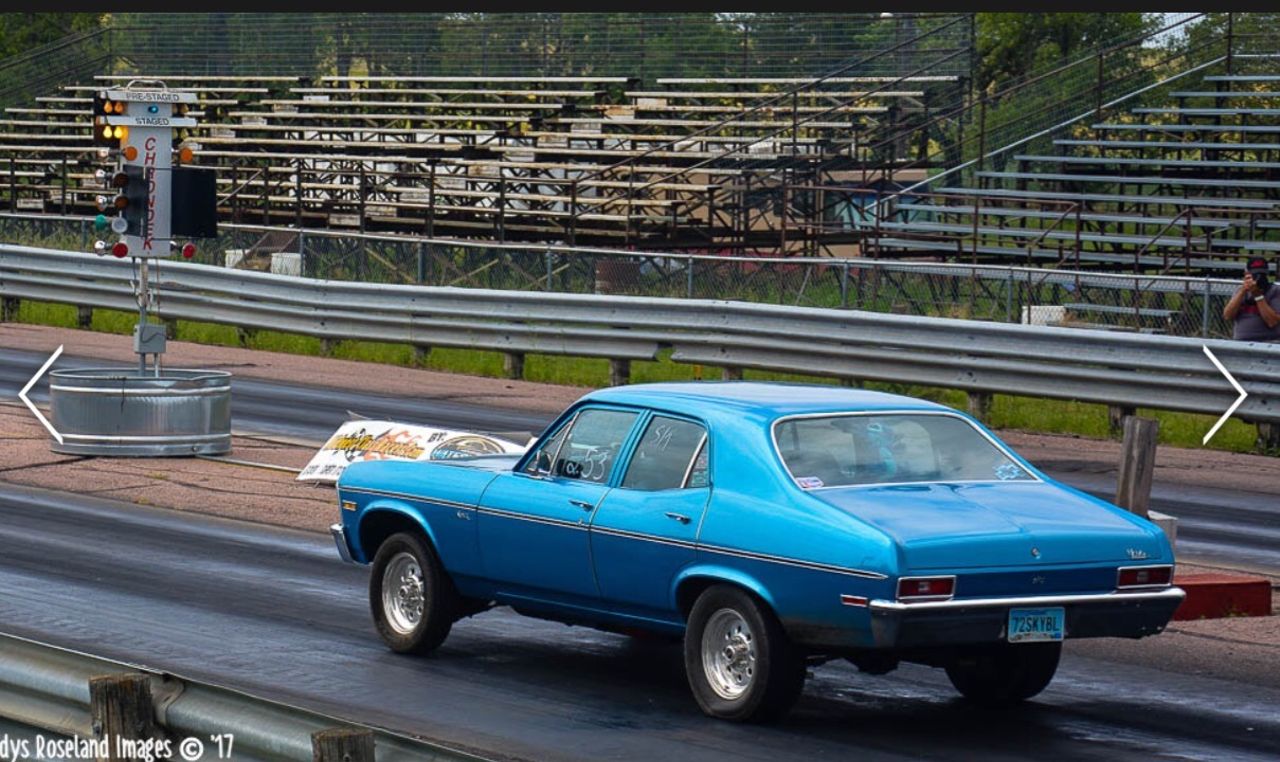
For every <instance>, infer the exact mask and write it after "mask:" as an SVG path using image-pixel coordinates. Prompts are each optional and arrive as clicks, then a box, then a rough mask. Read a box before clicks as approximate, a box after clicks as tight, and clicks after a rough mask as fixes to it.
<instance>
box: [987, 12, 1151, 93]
mask: <svg viewBox="0 0 1280 762" xmlns="http://www.w3.org/2000/svg"><path fill="white" fill-rule="evenodd" d="M1159 15H1160V14H1154V13H979V14H978V15H977V38H978V39H977V48H978V50H977V53H978V71H977V80H978V82H977V84H978V87H979V89H980V90H983V91H988V92H989V91H992V90H999V89H1001V88H1002V87H1004V86H1006V85H1008V84H1010V83H1012V82H1014V81H1016V80H1019V79H1021V78H1023V77H1025V76H1026V75H1028V74H1030V73H1032V72H1037V71H1045V70H1048V69H1050V68H1052V67H1053V66H1054V65H1055V64H1061V63H1066V62H1068V61H1070V60H1072V59H1073V58H1075V57H1077V56H1078V55H1080V54H1081V53H1084V52H1086V51H1090V50H1093V49H1095V48H1101V47H1108V46H1112V45H1115V44H1117V43H1120V42H1124V41H1127V40H1132V39H1134V38H1137V37H1141V36H1142V35H1144V34H1147V33H1148V32H1151V31H1153V30H1154V29H1155V28H1156V25H1157V24H1158V23H1159V21H1158V18H1159Z"/></svg>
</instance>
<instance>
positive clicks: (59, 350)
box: [18, 345, 62, 444]
mask: <svg viewBox="0 0 1280 762" xmlns="http://www.w3.org/2000/svg"><path fill="white" fill-rule="evenodd" d="M61 354H62V346H61V345H59V346H58V348H57V349H55V350H53V354H51V355H49V359H48V360H45V361H44V365H41V366H40V370H38V371H36V374H35V375H34V376H32V377H31V380H30V381H28V382H27V385H26V386H24V387H22V391H20V392H18V399H20V400H22V402H23V404H25V405H26V406H27V407H29V408H31V412H33V413H35V414H36V418H39V419H40V422H41V423H43V424H44V427H45V428H46V429H48V430H49V433H50V434H52V435H53V438H54V439H56V440H58V444H62V435H61V434H59V433H58V430H57V429H55V428H54V427H53V424H52V423H49V421H48V419H46V418H45V417H44V415H43V414H42V413H41V412H40V410H39V409H38V408H36V406H35V404H34V403H33V402H32V401H31V399H30V398H29V397H27V392H29V391H31V387H33V386H35V385H36V382H37V381H39V380H40V377H41V376H43V375H44V372H45V371H46V370H48V369H49V366H50V365H53V362H54V360H57V359H58V356H59V355H61Z"/></svg>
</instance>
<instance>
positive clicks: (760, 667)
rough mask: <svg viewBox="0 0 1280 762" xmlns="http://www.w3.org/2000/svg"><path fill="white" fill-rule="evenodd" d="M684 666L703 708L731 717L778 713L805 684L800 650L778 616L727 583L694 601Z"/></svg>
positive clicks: (783, 711) (743, 718)
mask: <svg viewBox="0 0 1280 762" xmlns="http://www.w3.org/2000/svg"><path fill="white" fill-rule="evenodd" d="M684 667H685V674H686V676H687V677H688V680H689V687H690V688H691V689H692V691H693V697H694V699H695V700H697V702H698V706H699V707H701V709H702V711H703V712H705V713H706V714H708V715H710V716H712V717H716V718H719V719H723V720H731V721H734V722H765V721H768V720H773V719H777V718H780V717H782V716H783V715H784V714H786V713H787V711H788V710H790V709H791V707H792V705H794V704H795V702H796V699H798V698H799V697H800V692H801V690H802V689H803V688H804V678H805V661H804V658H803V655H802V654H801V653H800V652H799V650H798V649H796V648H795V646H793V645H792V644H791V642H790V641H789V640H788V639H787V635H786V633H785V632H784V631H783V629H782V624H781V623H780V622H779V621H778V618H777V617H776V616H774V614H773V612H772V611H770V610H769V609H768V607H766V606H765V605H764V604H762V603H760V602H759V601H758V600H757V599H756V598H755V597H754V596H752V595H751V594H749V593H747V592H746V591H744V590H741V589H739V588H736V587H732V586H729V585H716V586H714V587H710V588H708V589H707V590H706V591H705V592H703V593H702V595H700V596H698V600H697V601H696V602H695V603H694V604H693V609H692V611H690V612H689V623H688V626H687V627H686V629H685V636H684Z"/></svg>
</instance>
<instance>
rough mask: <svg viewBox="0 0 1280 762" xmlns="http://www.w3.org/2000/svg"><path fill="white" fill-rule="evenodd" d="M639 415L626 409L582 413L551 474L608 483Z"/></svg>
mask: <svg viewBox="0 0 1280 762" xmlns="http://www.w3.org/2000/svg"><path fill="white" fill-rule="evenodd" d="M637 416H638V414H637V413H631V412H627V411H625V410H603V409H595V408H592V409H587V410H583V411H582V412H580V413H578V416H577V418H575V419H574V421H573V425H572V426H570V427H569V429H568V434H567V435H566V436H565V438H564V443H563V444H562V445H560V446H559V448H558V450H559V451H558V452H557V453H556V454H555V455H554V456H552V457H554V458H555V462H554V463H553V465H552V469H551V472H552V473H553V474H554V475H556V476H561V477H564V478H566V479H581V480H583V481H588V482H597V483H599V482H603V481H605V480H607V479H608V478H609V471H610V470H611V469H612V468H613V462H614V460H615V459H616V458H617V457H618V452H619V451H621V450H622V444H623V442H625V441H626V439H627V434H629V433H631V427H632V425H634V424H635V421H636V417H637ZM535 460H536V459H535Z"/></svg>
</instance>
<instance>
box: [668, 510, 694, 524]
mask: <svg viewBox="0 0 1280 762" xmlns="http://www.w3.org/2000/svg"><path fill="white" fill-rule="evenodd" d="M666 517H667V518H669V519H671V520H672V521H679V522H680V523H681V524H688V523H689V517H688V516H686V515H684V514H683V513H672V512H670V511H667V513H666Z"/></svg>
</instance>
